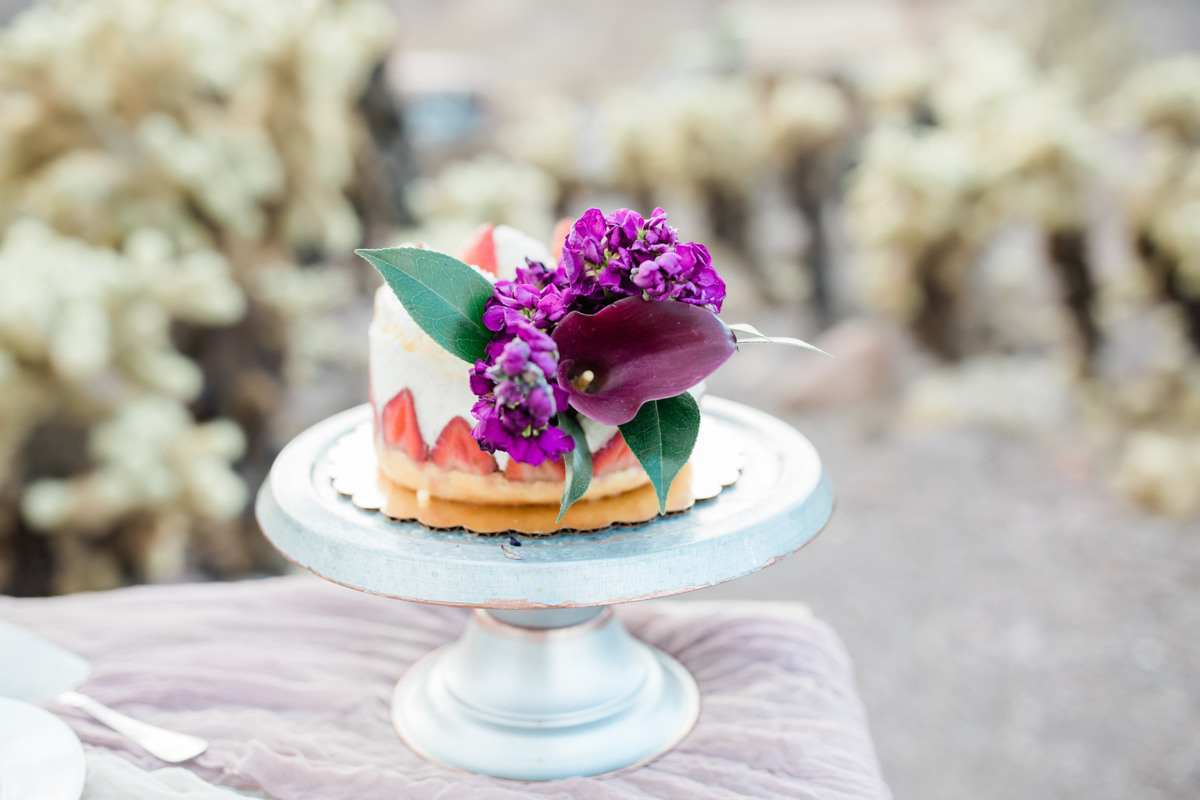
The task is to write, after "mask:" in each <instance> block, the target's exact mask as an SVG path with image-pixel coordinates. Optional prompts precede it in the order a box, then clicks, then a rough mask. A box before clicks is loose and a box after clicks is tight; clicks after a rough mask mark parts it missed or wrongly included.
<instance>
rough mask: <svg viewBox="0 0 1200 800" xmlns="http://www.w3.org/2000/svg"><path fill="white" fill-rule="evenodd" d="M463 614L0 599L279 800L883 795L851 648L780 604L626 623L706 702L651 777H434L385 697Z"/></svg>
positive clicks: (18, 619)
mask: <svg viewBox="0 0 1200 800" xmlns="http://www.w3.org/2000/svg"><path fill="white" fill-rule="evenodd" d="M466 613H467V612H466V611H464V610H461V609H454V608H443V607H438V606H422V605H416V604H410V603H404V602H398V601H393V600H384V599H381V598H377V597H372V596H368V595H364V594H360V593H358V592H354V591H351V590H349V589H344V588H341V587H338V586H334V585H332V584H328V583H325V582H323V581H320V580H317V579H315V578H308V577H292V578H277V579H270V580H262V581H247V582H243V583H233V584H195V585H184V586H170V587H138V588H133V589H125V590H120V591H114V592H108V593H105V594H84V595H74V596H70V597H62V598H51V599H32V600H17V599H13V598H4V597H0V617H3V618H4V619H7V620H8V621H10V622H13V623H15V624H17V625H21V626H24V627H26V628H27V629H29V630H31V631H34V632H36V633H39V634H42V635H43V636H46V637H47V638H50V639H52V640H54V641H56V642H58V643H60V644H62V645H64V646H66V647H68V648H69V649H71V650H74V651H75V652H78V653H80V654H81V655H83V656H85V657H87V658H88V659H90V660H91V662H92V664H93V665H94V667H95V671H94V673H93V675H92V678H91V679H90V680H89V681H88V683H87V684H86V685H85V687H84V691H86V692H88V693H89V694H91V695H93V696H94V697H96V698H97V699H98V700H100V701H101V702H103V703H106V704H108V705H110V706H112V707H114V708H116V709H118V710H120V711H124V712H126V713H127V714H130V715H131V716H134V717H137V718H139V719H144V720H146V721H147V722H152V723H156V724H159V725H163V726H166V727H169V728H173V729H177V730H181V731H187V732H190V733H196V734H199V735H201V736H204V737H206V738H208V739H209V740H210V741H211V743H212V744H211V747H210V748H209V750H208V752H206V753H204V754H203V755H201V756H200V757H199V758H197V759H195V761H193V762H190V763H189V764H187V765H186V766H187V767H188V768H189V769H191V770H192V771H193V772H194V773H195V774H197V775H198V776H199V777H201V778H203V779H205V780H206V781H209V782H211V783H213V784H217V785H224V786H229V787H232V788H234V789H238V790H241V791H248V792H254V793H261V794H263V795H266V796H269V797H271V798H278V800H323V799H324V798H329V799H330V800H376V799H378V800H385V799H386V800H398V799H399V798H406V799H407V798H422V799H425V798H428V799H429V800H433V799H434V798H436V799H437V800H484V798H486V799H487V800H499V799H500V798H505V799H506V800H508V799H511V800H516V798H532V797H542V798H546V797H550V798H557V799H559V800H567V798H572V799H578V800H584V799H586V800H618V799H622V800H623V799H624V798H688V800H698V799H702V798H713V799H714V800H715V799H716V798H722V799H725V800H728V799H729V798H739V797H754V798H789V799H790V800H794V799H795V798H828V799H829V800H833V799H834V798H838V799H839V800H841V799H842V798H888V797H890V793H889V792H888V789H887V787H886V786H885V785H884V783H883V781H882V779H881V777H880V774H879V766H878V763H877V762H876V759H875V754H874V751H873V747H872V744H871V739H870V735H869V734H868V732H867V723H866V717H865V715H864V713H863V708H862V704H861V703H860V701H859V699H858V696H857V694H856V692H855V689H854V682H853V674H852V666H851V663H850V660H849V658H848V657H847V656H846V653H845V651H844V649H843V648H842V645H841V643H840V642H839V641H838V638H837V636H836V635H835V634H834V633H833V631H832V630H831V629H830V628H829V627H828V626H827V625H825V624H824V623H822V622H820V621H818V620H814V619H812V618H811V616H810V615H809V614H808V612H807V610H806V609H805V608H804V607H803V606H799V605H794V604H783V603H780V604H763V603H740V604H732V605H730V604H715V603H706V602H701V603H688V602H674V603H663V602H659V603H640V604H634V605H631V606H625V607H622V608H620V614H621V618H622V619H623V620H624V622H625V624H626V625H627V626H628V628H629V629H630V631H631V632H632V633H633V634H634V635H635V636H638V637H640V638H642V639H644V640H645V641H647V642H650V643H651V644H654V645H657V646H658V647H660V648H662V649H663V650H665V651H666V652H668V653H671V654H672V655H674V656H675V657H676V658H678V659H679V660H680V661H682V662H683V664H684V665H686V666H687V667H688V669H690V670H691V671H692V673H693V674H694V675H695V676H696V680H697V681H698V682H699V684H700V691H701V694H702V699H703V709H702V711H701V714H700V721H699V723H698V724H697V725H696V728H695V730H693V731H692V733H691V735H689V736H688V737H687V738H686V739H685V740H684V741H683V743H682V744H681V745H680V746H679V747H678V748H676V749H675V750H674V751H673V752H671V753H669V754H668V755H666V756H664V757H663V758H661V759H659V760H658V761H656V762H654V763H652V764H650V765H649V766H646V767H643V768H642V769H639V770H637V771H635V772H631V773H628V774H625V775H621V776H618V777H614V778H609V779H605V780H597V779H588V778H575V779H571V780H564V781H555V782H551V783H544V784H519V783H511V782H506V781H498V780H493V779H490V778H485V777H479V776H472V775H462V774H458V773H454V772H451V771H449V770H446V769H443V768H442V767H438V766H435V765H433V764H430V763H427V762H425V761H423V760H422V759H421V758H419V757H418V756H416V755H415V754H413V753H412V752H411V751H409V750H408V748H406V747H405V746H404V745H403V744H401V742H400V741H399V739H397V738H396V735H395V734H394V733H393V732H392V727H391V724H390V723H389V721H388V700H389V697H390V694H391V691H392V686H393V685H394V684H395V682H396V680H397V679H398V678H399V677H400V675H401V673H403V672H404V670H405V669H406V668H407V667H408V665H410V664H411V663H412V662H413V661H415V660H416V659H417V658H418V657H420V656H422V655H424V654H425V653H426V652H428V651H429V650H431V649H433V648H434V647H437V646H438V645H441V644H443V643H445V642H446V641H447V640H449V639H452V638H454V637H455V636H457V635H458V632H459V631H460V630H461V629H462V626H463V624H464V622H465V619H466ZM47 708H50V709H52V710H54V711H55V712H57V713H59V714H60V715H61V716H62V717H63V718H64V719H65V720H66V721H67V722H68V723H69V724H70V725H71V726H72V727H73V728H74V729H75V731H76V732H77V733H78V734H79V736H80V738H81V739H82V740H83V742H84V744H85V745H86V747H87V749H88V750H89V753H90V754H91V755H93V756H95V755H98V754H101V753H115V754H118V755H120V756H122V757H124V758H126V759H128V760H130V761H132V762H135V763H136V764H138V765H139V766H141V767H143V768H145V769H155V768H158V767H162V766H164V765H163V764H162V763H161V762H158V761H157V760H156V759H155V758H153V757H152V756H150V755H148V754H147V753H145V752H143V751H141V750H140V749H139V748H138V747H137V746H136V745H133V744H132V743H130V742H129V741H127V740H125V739H123V738H122V737H120V736H119V735H117V734H115V733H113V732H112V731H110V730H108V729H107V728H105V727H103V726H101V725H99V724H98V723H95V722H92V721H91V720H90V719H89V718H87V717H84V716H82V715H80V714H79V713H78V712H75V711H74V710H71V709H67V708H63V707H59V706H55V705H52V704H50V705H47Z"/></svg>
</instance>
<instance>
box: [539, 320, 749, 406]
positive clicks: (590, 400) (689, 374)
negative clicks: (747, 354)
mask: <svg viewBox="0 0 1200 800" xmlns="http://www.w3.org/2000/svg"><path fill="white" fill-rule="evenodd" d="M553 336H554V341H555V342H557V343H558V352H559V365H558V374H557V376H556V377H557V380H558V385H559V387H560V388H562V389H563V390H564V391H566V392H567V394H568V395H569V397H570V403H571V405H572V406H573V407H574V408H576V409H577V410H578V411H580V412H581V413H583V414H584V415H586V416H588V417H591V418H592V419H594V420H596V421H598V422H603V423H605V424H608V425H621V424H623V423H625V422H628V421H629V420H631V419H633V418H634V417H635V416H636V415H637V412H638V409H639V408H641V407H642V403H645V402H646V401H648V400H660V399H662V398H664V397H674V396H675V395H677V394H679V393H681V392H684V391H686V390H687V389H690V388H691V387H692V386H695V385H696V384H697V383H699V382H700V381H702V380H704V379H705V378H706V377H708V376H709V375H711V374H712V373H713V371H714V370H716V368H717V367H719V366H721V365H722V364H724V363H725V361H726V359H728V358H729V357H730V356H731V355H733V352H734V350H735V349H736V348H737V341H736V339H734V336H733V332H732V331H731V330H729V328H727V327H725V323H723V322H721V320H719V319H718V318H717V317H716V315H715V314H713V313H712V312H711V311H707V310H705V309H703V308H699V307H697V306H693V305H689V304H686V303H678V302H671V301H664V302H654V301H650V300H643V299H642V298H640V297H627V298H625V299H624V300H618V301H617V302H616V303H613V304H612V305H611V306H608V307H606V308H603V309H601V310H600V311H598V312H597V313H595V314H580V313H578V312H573V313H571V314H568V315H567V316H565V317H564V318H563V320H562V322H560V323H559V324H558V327H557V328H555V330H554V334H553ZM588 371H590V372H591V373H592V375H593V378H592V380H591V382H590V383H588V384H587V385H586V387H584V388H583V389H580V388H576V385H575V383H573V381H574V382H579V383H581V384H582V381H581V376H582V375H583V373H584V372H588Z"/></svg>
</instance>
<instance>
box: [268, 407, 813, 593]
mask: <svg viewBox="0 0 1200 800" xmlns="http://www.w3.org/2000/svg"><path fill="white" fill-rule="evenodd" d="M701 407H702V410H703V412H704V415H705V417H706V423H707V422H712V423H714V424H717V425H720V426H721V427H722V428H724V429H725V432H726V433H727V434H729V435H731V436H735V437H737V440H738V441H739V443H740V444H741V446H742V450H743V456H744V459H745V466H744V468H743V470H742V477H741V479H740V480H739V481H738V482H737V483H736V484H734V485H733V486H731V487H729V488H727V489H725V491H723V492H722V493H721V494H720V495H719V496H718V497H717V498H716V499H714V500H709V501H705V502H703V503H699V504H697V505H696V506H695V507H694V508H693V509H692V510H691V511H689V512H687V513H685V514H681V515H678V516H672V517H663V518H660V519H658V520H656V521H654V522H651V523H649V524H646V525H643V526H640V527H636V528H613V529H610V530H606V531H602V532H599V533H592V534H560V535H557V536H552V537H549V538H544V539H523V540H522V546H521V547H520V548H519V549H518V548H512V547H507V548H506V549H508V551H509V553H516V554H519V555H520V556H521V558H520V559H519V560H518V559H514V558H512V557H511V556H509V555H506V554H505V552H504V549H502V545H506V544H507V542H508V539H507V537H499V538H496V537H481V536H476V535H473V534H469V533H445V532H438V531H431V530H428V529H426V528H423V527H421V526H420V525H417V524H413V523H400V522H394V521H391V520H388V519H387V518H385V517H384V516H383V515H382V514H380V513H378V512H374V511H363V510H361V509H359V508H356V507H355V506H354V505H353V504H352V503H351V502H350V500H349V499H348V498H345V497H343V496H342V495H340V494H338V492H337V491H336V490H335V489H334V488H333V484H332V481H331V479H330V474H329V452H330V449H331V448H332V447H333V446H334V444H335V443H336V442H337V441H338V440H339V439H340V438H341V437H342V436H343V435H344V434H346V433H348V432H350V431H351V430H353V429H354V428H355V427H356V426H358V425H360V424H362V423H364V422H366V421H369V420H370V418H371V410H370V407H369V406H367V405H362V406H358V407H356V408H352V409H350V410H348V411H344V412H342V413H340V414H336V415H334V416H332V417H330V418H329V419H326V420H325V421H323V422H320V423H318V424H316V425H314V426H313V427H311V428H309V429H308V430H307V431H305V432H304V433H302V434H300V435H299V436H297V437H296V438H295V439H293V440H292V442H291V443H290V444H288V445H287V447H285V448H284V449H283V452H282V453H280V454H279V457H278V458H277V459H276V460H275V464H274V465H273V466H272V467H271V472H270V475H269V476H268V477H267V480H266V482H265V483H264V484H263V486H262V489H261V490H260V491H259V494H258V501H257V506H256V510H257V514H258V519H259V522H260V523H261V525H262V528H263V532H264V533H265V534H266V536H267V538H268V539H269V540H270V541H271V543H272V544H273V545H275V547H276V548H277V549H278V550H279V551H280V552H281V553H283V554H284V555H285V556H286V557H287V558H288V559H290V560H291V561H293V562H294V563H296V564H298V565H299V566H301V567H304V568H305V569H307V570H309V571H311V572H313V573H315V574H317V575H319V576H321V577H323V578H325V579H327V580H330V581H334V582H335V583H340V584H342V585H344V586H349V587H351V588H355V589H360V590H362V591H365V592H370V593H371V594H378V595H383V596H387V597H394V598H399V599H404V600H413V601H416V602H421V603H439V604H444V605H461V606H476V607H481V608H506V609H532V608H568V607H577V606H596V605H611V604H614V603H625V602H630V601H633V600H644V599H648V598H651V597H663V596H666V595H671V594H678V593H680V592H688V591H692V590H695V589H703V588H705V587H707V586H712V585H714V584H717V583H723V582H725V581H728V580H733V579H735V578H740V577H742V576H744V575H748V574H750V573H752V572H755V571H757V570H760V569H762V568H763V567H768V566H770V565H771V564H773V563H775V562H776V561H778V560H780V559H782V558H785V557H786V556H788V555H790V554H792V553H794V552H795V551H796V550H798V549H800V548H801V547H803V546H804V545H805V544H806V543H808V542H809V541H810V540H811V539H812V538H813V537H814V536H816V535H817V533H818V532H820V530H821V529H822V528H823V527H824V525H825V523H826V521H827V520H828V519H829V516H830V514H831V513H832V511H833V500H834V498H833V490H832V489H831V488H830V485H829V482H828V481H827V480H826V478H825V475H824V472H823V470H822V468H821V460H820V458H819V457H818V456H817V452H816V450H815V449H814V448H813V446H812V444H811V443H809V441H808V440H807V439H806V438H804V437H803V436H802V435H800V433H799V432H797V431H796V430H795V429H794V428H792V427H791V426H790V425H787V424H786V423H784V422H782V421H780V420H778V419H775V418H774V417H772V416H770V415H768V414H764V413H763V412H761V411H756V410H754V409H751V408H749V407H747V406H744V405H741V404H739V403H734V402H731V401H729V400H722V399H720V398H716V397H708V398H705V400H704V401H703V403H702V404H701Z"/></svg>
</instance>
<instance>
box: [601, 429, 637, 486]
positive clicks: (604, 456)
mask: <svg viewBox="0 0 1200 800" xmlns="http://www.w3.org/2000/svg"><path fill="white" fill-rule="evenodd" d="M637 465H638V460H637V456H635V455H634V454H633V451H632V450H630V449H629V445H627V444H625V437H624V436H622V435H621V432H620V431H617V433H616V435H615V436H613V437H612V438H611V439H609V440H608V444H606V445H604V447H601V448H600V450H599V452H597V453H595V454H594V455H593V456H592V475H593V476H595V477H597V478H599V477H600V476H601V475H608V474H609V473H611V472H620V471H621V470H623V469H629V468H630V467H636V466H637Z"/></svg>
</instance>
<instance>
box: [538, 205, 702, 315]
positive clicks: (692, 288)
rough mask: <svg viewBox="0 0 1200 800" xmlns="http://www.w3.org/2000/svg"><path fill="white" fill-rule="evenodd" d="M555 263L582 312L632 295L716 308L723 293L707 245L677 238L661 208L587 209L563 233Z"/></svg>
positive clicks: (590, 311)
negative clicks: (646, 213) (646, 214)
mask: <svg viewBox="0 0 1200 800" xmlns="http://www.w3.org/2000/svg"><path fill="white" fill-rule="evenodd" d="M559 269H560V270H562V272H563V273H564V277H565V278H566V281H567V283H568V285H569V288H570V291H571V293H572V294H574V296H575V300H576V304H577V305H578V306H581V307H580V308H578V309H575V310H584V311H586V313H594V312H595V311H598V310H599V308H601V307H603V306H606V305H609V304H611V303H613V302H615V301H617V300H620V299H621V298H623V297H633V296H635V295H641V296H642V297H644V298H645V299H647V300H678V301H679V302H681V303H688V304H690V305H696V306H702V307H703V308H707V309H708V310H709V311H712V312H713V313H717V312H719V311H720V310H721V303H722V301H724V299H725V283H724V281H722V280H721V278H720V277H719V276H718V275H717V272H716V270H715V269H713V266H712V257H711V256H710V255H709V253H708V249H707V248H706V247H705V246H704V245H702V244H696V243H694V242H680V241H679V237H678V234H677V233H676V231H675V229H674V228H672V227H670V226H669V225H667V214H666V212H665V211H663V210H662V209H661V208H656V209H654V214H652V215H651V217H650V219H648V220H647V219H643V218H642V216H641V215H640V214H638V213H637V212H635V211H630V210H629V209H624V208H623V209H619V210H617V211H614V212H613V213H612V214H609V215H608V216H605V215H604V214H603V213H601V211H600V209H598V208H593V209H591V210H590V211H588V212H587V213H585V214H584V215H583V216H582V217H580V218H579V220H578V221H576V223H575V226H574V227H573V228H572V229H571V232H570V233H569V234H567V240H566V242H565V243H564V244H563V252H562V258H561V260H560V261H559Z"/></svg>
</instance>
